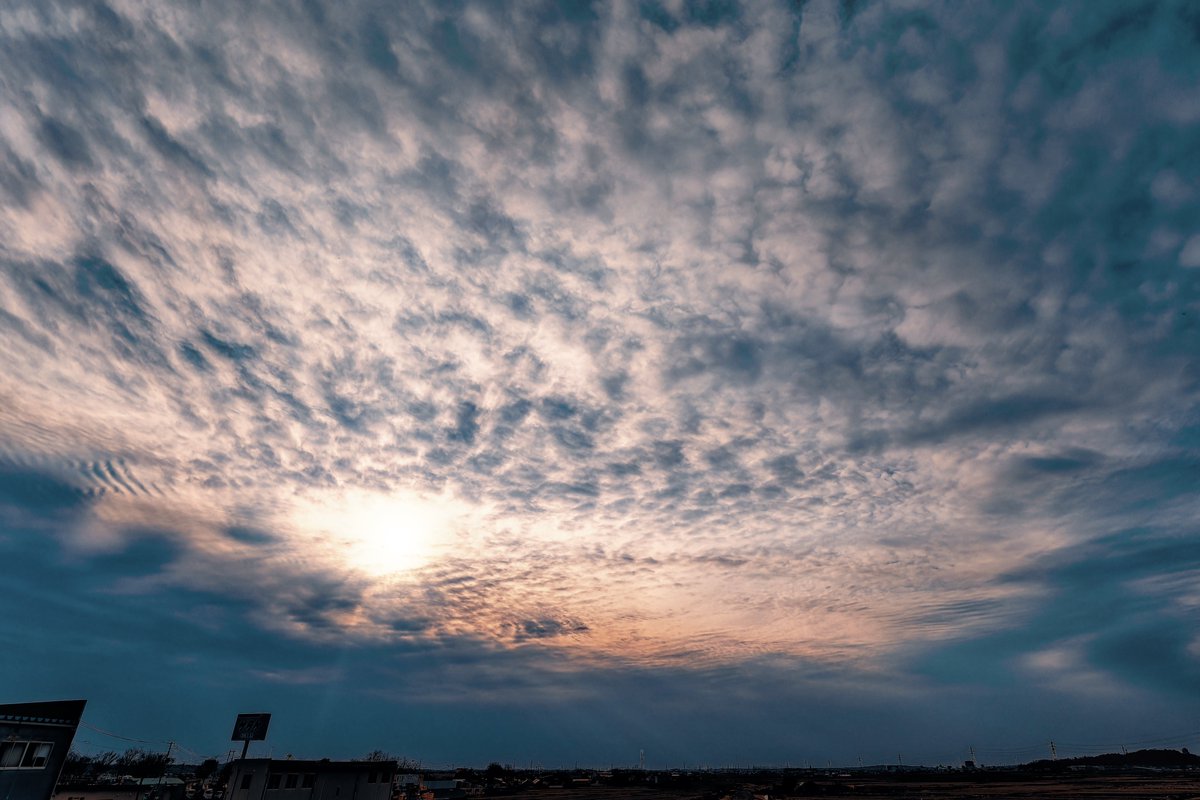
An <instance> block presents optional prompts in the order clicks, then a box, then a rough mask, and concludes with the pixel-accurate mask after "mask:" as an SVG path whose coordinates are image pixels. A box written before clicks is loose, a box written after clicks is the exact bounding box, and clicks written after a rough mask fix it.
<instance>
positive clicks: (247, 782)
mask: <svg viewBox="0 0 1200 800" xmlns="http://www.w3.org/2000/svg"><path fill="white" fill-rule="evenodd" d="M253 779H254V776H253V775H250V774H246V775H243V776H242V788H243V789H249V788H250V781H251V780H253Z"/></svg>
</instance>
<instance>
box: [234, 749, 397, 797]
mask: <svg viewBox="0 0 1200 800" xmlns="http://www.w3.org/2000/svg"><path fill="white" fill-rule="evenodd" d="M395 774H396V765H395V763H393V762H390V761H328V760H324V761H298V760H293V759H286V760H280V759H270V758H247V759H243V760H240V761H235V762H233V772H232V774H231V775H230V776H229V788H228V789H227V790H226V793H225V798H226V800H273V799H277V800H390V798H391V796H392V777H393V776H394V775H395Z"/></svg>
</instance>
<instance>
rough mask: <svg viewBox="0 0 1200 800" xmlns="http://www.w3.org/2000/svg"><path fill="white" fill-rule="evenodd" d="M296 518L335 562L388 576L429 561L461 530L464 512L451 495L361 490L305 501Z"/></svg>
mask: <svg viewBox="0 0 1200 800" xmlns="http://www.w3.org/2000/svg"><path fill="white" fill-rule="evenodd" d="M296 514H297V519H296V522H297V524H298V525H299V526H300V527H302V528H303V529H305V530H306V531H307V532H308V533H309V534H310V535H311V536H313V537H314V538H315V539H316V540H318V541H319V542H321V543H323V544H325V545H326V546H327V547H328V548H329V551H330V555H331V556H332V557H333V558H334V559H335V560H338V561H341V562H342V564H343V565H344V566H347V567H350V568H351V569H354V570H357V571H361V572H364V573H366V574H368V575H371V576H373V577H383V576H386V575H395V574H399V573H405V572H411V571H413V570H416V569H420V568H421V567H423V566H425V565H427V564H428V563H430V561H431V560H432V559H433V558H434V557H435V556H436V554H437V551H438V549H439V547H440V546H442V545H444V544H446V542H447V540H448V539H450V538H451V536H452V535H453V534H454V532H455V531H456V529H457V528H458V525H459V523H460V521H461V517H462V510H461V508H460V504H459V503H458V502H457V501H456V500H455V499H453V498H450V497H446V496H435V497H429V496H424V495H420V494H417V493H415V492H409V491H390V492H382V491H372V490H365V489H358V490H351V491H348V492H342V493H339V494H337V495H332V496H326V497H322V498H320V499H318V500H315V501H310V502H306V503H303V504H302V505H301V506H300V507H298V508H297V509H296Z"/></svg>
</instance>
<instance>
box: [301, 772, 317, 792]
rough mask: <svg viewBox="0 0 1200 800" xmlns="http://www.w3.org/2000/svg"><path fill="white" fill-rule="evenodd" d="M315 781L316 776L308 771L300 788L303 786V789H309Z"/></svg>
mask: <svg viewBox="0 0 1200 800" xmlns="http://www.w3.org/2000/svg"><path fill="white" fill-rule="evenodd" d="M316 782H317V776H316V775H314V774H312V773H311V772H310V773H308V774H307V775H305V776H304V782H303V783H302V784H301V786H302V788H305V789H311V788H313V784H314V783H316Z"/></svg>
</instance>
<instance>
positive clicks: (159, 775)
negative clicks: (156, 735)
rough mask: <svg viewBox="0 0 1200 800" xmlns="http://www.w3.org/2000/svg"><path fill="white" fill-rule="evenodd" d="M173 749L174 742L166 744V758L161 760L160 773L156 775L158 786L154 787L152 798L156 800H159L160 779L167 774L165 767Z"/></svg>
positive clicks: (169, 760) (169, 761)
mask: <svg viewBox="0 0 1200 800" xmlns="http://www.w3.org/2000/svg"><path fill="white" fill-rule="evenodd" d="M174 749H175V742H173V741H172V742H167V757H166V758H165V759H163V768H162V772H160V773H158V785H157V786H155V787H154V796H155V798H156V800H161V797H162V792H161V791H160V790H161V789H162V779H163V776H165V775H166V774H167V766H168V765H169V764H170V763H171V751H172V750H174Z"/></svg>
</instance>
